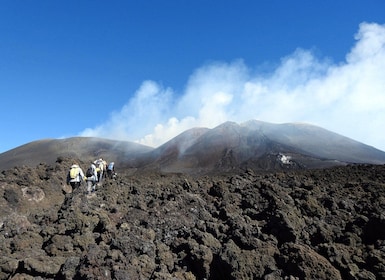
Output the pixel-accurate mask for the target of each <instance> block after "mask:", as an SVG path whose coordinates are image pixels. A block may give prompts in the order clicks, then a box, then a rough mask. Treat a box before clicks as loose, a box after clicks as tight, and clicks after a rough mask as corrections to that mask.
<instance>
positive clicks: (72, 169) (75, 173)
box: [70, 167, 79, 179]
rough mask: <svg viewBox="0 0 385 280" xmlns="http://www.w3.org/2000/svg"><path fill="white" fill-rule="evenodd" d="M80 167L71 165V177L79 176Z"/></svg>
mask: <svg viewBox="0 0 385 280" xmlns="http://www.w3.org/2000/svg"><path fill="white" fill-rule="evenodd" d="M78 174H79V172H78V168H77V167H71V169H70V178H71V179H75V178H76V177H77V176H78Z"/></svg>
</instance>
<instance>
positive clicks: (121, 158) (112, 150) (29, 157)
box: [0, 137, 153, 170]
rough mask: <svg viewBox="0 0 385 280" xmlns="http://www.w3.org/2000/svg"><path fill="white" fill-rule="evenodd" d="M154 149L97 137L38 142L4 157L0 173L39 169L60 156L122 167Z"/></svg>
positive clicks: (19, 148)
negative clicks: (109, 161)
mask: <svg viewBox="0 0 385 280" xmlns="http://www.w3.org/2000/svg"><path fill="white" fill-rule="evenodd" d="M152 149H153V148H151V147H148V146H144V145H140V144H136V143H133V142H127V141H115V140H109V139H102V138H93V137H73V138H66V139H46V140H39V141H34V142H31V143H28V144H25V145H22V146H20V147H17V148H15V149H12V150H9V151H7V152H4V153H2V154H0V170H5V169H9V168H12V167H14V166H22V165H26V166H30V167H35V166H36V165H38V164H40V163H48V164H53V163H55V161H56V159H57V158H58V157H72V158H75V159H81V160H83V161H85V162H86V164H88V162H89V161H91V160H95V158H99V157H102V158H106V159H112V160H113V161H115V162H116V163H117V164H118V165H120V163H122V162H124V163H126V164H128V163H129V162H130V161H132V160H134V159H135V158H136V157H137V156H139V155H141V154H142V153H146V152H149V151H151V150H152Z"/></svg>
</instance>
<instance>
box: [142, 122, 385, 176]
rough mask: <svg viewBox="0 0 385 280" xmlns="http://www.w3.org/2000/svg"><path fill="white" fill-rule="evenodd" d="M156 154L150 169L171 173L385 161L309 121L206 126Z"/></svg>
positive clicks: (376, 152)
mask: <svg viewBox="0 0 385 280" xmlns="http://www.w3.org/2000/svg"><path fill="white" fill-rule="evenodd" d="M189 135H195V137H188V136H189ZM184 139H189V141H188V142H186V141H184ZM180 147H183V149H180ZM170 151H172V153H170ZM150 154H151V155H152V157H151V159H152V162H151V163H150V164H148V165H147V167H151V168H156V167H158V168H160V170H162V171H166V172H205V171H231V170H236V169H239V168H241V169H244V168H253V169H287V168H319V167H329V166H335V165H345V164H348V163H371V164H384V163H385V152H383V151H380V150H378V149H375V148H373V147H371V146H368V145H365V144H363V143H360V142H357V141H354V140H352V139H350V138H347V137H344V136H342V135H339V134H336V133H333V132H331V131H328V130H325V129H323V128H320V127H317V126H314V125H309V124H299V123H287V124H272V123H266V122H261V121H256V120H251V121H248V122H245V123H242V124H237V123H234V122H226V123H223V124H221V125H219V126H217V127H215V128H213V129H206V130H203V129H200V130H197V129H192V130H189V131H186V132H184V133H182V134H181V135H179V136H177V137H176V138H174V139H172V140H171V141H169V142H167V143H165V144H164V145H162V146H160V147H159V148H157V149H155V150H153V151H151V152H150Z"/></svg>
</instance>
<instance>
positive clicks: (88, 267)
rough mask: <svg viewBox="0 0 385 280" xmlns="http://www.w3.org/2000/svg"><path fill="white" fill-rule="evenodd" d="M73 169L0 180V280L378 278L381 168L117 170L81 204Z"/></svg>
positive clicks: (383, 202)
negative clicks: (71, 179) (213, 172)
mask: <svg viewBox="0 0 385 280" xmlns="http://www.w3.org/2000/svg"><path fill="white" fill-rule="evenodd" d="M71 164H72V159H65V160H63V161H60V162H57V163H55V164H54V165H44V164H40V165H39V166H37V167H35V168H29V167H26V166H24V167H19V168H13V169H10V170H6V171H3V172H1V173H0V186H1V187H0V206H1V207H0V225H1V226H0V241H1V242H0V251H1V253H2V254H1V256H0V279H52V280H53V279H117V280H120V279H122V280H123V279H153V280H164V279H181V280H183V279H189V280H202V279H207V280H235V279H327V280H329V279H357V280H358V279H385V269H384V268H385V251H384V248H383V247H384V244H385V219H384V217H383V213H384V211H385V185H384V182H385V165H376V166H374V165H373V166H371V165H351V166H344V167H335V168H330V169H322V170H297V171H293V170H291V171H285V172H282V171H280V172H274V173H273V172H271V173H267V172H264V173H261V174H259V173H258V172H252V171H251V170H248V171H247V172H240V173H238V174H233V175H229V174H227V175H217V176H206V175H205V176H196V177H195V176H194V177H193V176H191V175H186V174H156V173H147V174H146V173H140V172H138V173H135V174H134V175H132V174H131V173H129V174H127V173H125V171H124V170H122V171H121V172H120V173H119V176H118V178H116V179H115V180H109V181H105V182H104V184H103V186H102V187H100V188H98V189H97V191H96V193H95V195H94V196H92V197H88V196H85V195H84V193H83V192H82V190H84V186H82V189H79V190H75V191H74V192H71V189H69V188H68V187H67V186H65V185H63V182H64V180H65V176H66V172H67V171H68V167H69V166H70V165H71ZM149 174H150V175H149Z"/></svg>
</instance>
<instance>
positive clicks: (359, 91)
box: [81, 23, 385, 150]
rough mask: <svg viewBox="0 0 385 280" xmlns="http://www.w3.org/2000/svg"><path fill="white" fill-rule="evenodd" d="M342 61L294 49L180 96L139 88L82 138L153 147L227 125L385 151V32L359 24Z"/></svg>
mask: <svg viewBox="0 0 385 280" xmlns="http://www.w3.org/2000/svg"><path fill="white" fill-rule="evenodd" d="M355 39H356V42H355V45H354V46H353V48H352V49H351V50H350V51H349V52H348V54H347V55H346V61H343V62H339V63H333V62H332V61H330V60H328V59H319V58H317V57H315V56H314V55H313V53H312V52H311V51H308V50H303V49H297V50H295V51H294V53H292V54H291V55H289V56H287V57H285V58H283V59H282V61H281V63H280V65H279V66H278V67H277V68H276V69H275V70H274V71H272V72H271V73H259V72H257V70H254V69H251V68H249V67H247V66H246V65H245V63H244V62H243V61H241V60H238V61H235V62H231V63H213V64H210V65H205V66H203V67H201V68H199V69H198V70H196V71H195V72H194V73H193V74H192V75H191V77H190V78H189V81H188V83H187V86H186V90H185V91H184V92H183V93H182V94H175V93H174V92H173V90H172V89H170V88H163V87H162V86H160V85H159V84H157V83H156V82H153V81H145V82H143V84H142V86H141V87H140V88H139V90H138V91H137V92H136V93H135V96H134V97H133V98H132V99H130V100H129V102H128V103H127V104H126V105H124V106H123V108H122V109H121V111H120V112H114V113H112V114H111V116H110V118H109V120H107V121H106V122H105V123H104V124H102V125H100V126H98V127H96V128H93V129H91V128H89V129H86V130H85V131H83V132H82V133H81V135H82V136H96V137H106V138H112V139H119V140H129V141H137V142H139V143H141V144H145V145H149V146H154V147H156V146H159V145H160V144H162V143H164V142H166V141H168V140H170V139H171V138H173V137H175V136H176V135H178V134H179V133H181V132H183V131H185V130H186V129H189V128H192V127H208V128H212V127H214V126H216V125H219V124H221V123H223V122H225V121H236V122H244V121H247V120H250V119H258V120H262V121H267V122H274V123H282V122H308V123H312V124H315V125H319V126H321V127H324V128H326V129H329V130H332V131H334V132H337V133H339V134H342V135H344V136H347V137H350V138H353V139H355V140H358V141H361V142H363V143H365V144H368V145H372V146H374V147H376V148H379V149H382V150H385V133H384V132H383V129H384V127H385V71H384V65H385V25H379V24H375V23H362V24H360V26H359V31H358V33H357V34H356V35H355Z"/></svg>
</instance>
